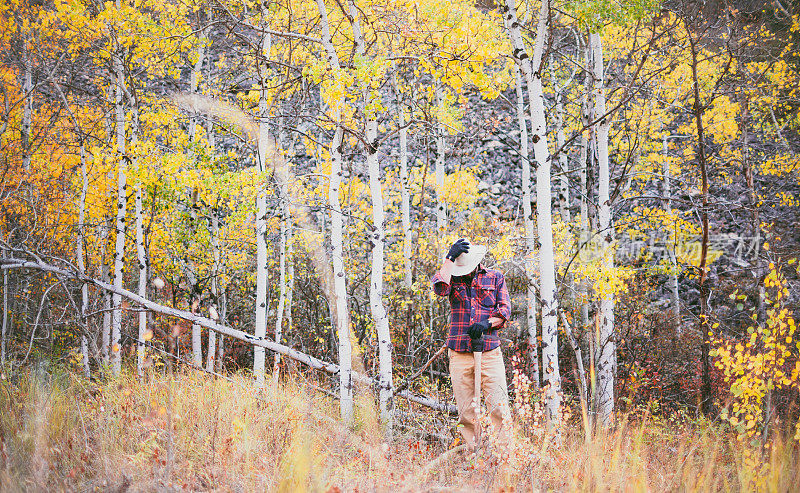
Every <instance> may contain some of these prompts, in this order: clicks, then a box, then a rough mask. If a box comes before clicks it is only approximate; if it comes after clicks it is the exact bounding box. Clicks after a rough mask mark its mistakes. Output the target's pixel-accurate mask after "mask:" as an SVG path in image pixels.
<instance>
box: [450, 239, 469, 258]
mask: <svg viewBox="0 0 800 493" xmlns="http://www.w3.org/2000/svg"><path fill="white" fill-rule="evenodd" d="M468 251H469V243H467V240H465V239H464V238H461V239H460V240H458V241H456V242H455V243H453V245H452V246H451V247H450V251H449V252H447V256H445V258H446V259H449V260H452V261H454V262H455V260H456V259H457V258H458V256H459V255H461V254H462V253H467V252H468Z"/></svg>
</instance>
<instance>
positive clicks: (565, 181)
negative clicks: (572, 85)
mask: <svg viewBox="0 0 800 493" xmlns="http://www.w3.org/2000/svg"><path fill="white" fill-rule="evenodd" d="M554 86H555V103H556V104H555V107H556V114H555V127H556V148H557V149H559V153H558V168H559V169H558V171H559V173H560V176H559V179H558V208H559V212H560V213H561V220H562V221H564V222H565V223H569V222H570V221H572V217H571V215H570V212H569V175H568V172H569V169H568V167H569V164H568V159H567V151H566V149H564V143H565V142H566V140H567V139H566V137H565V135H564V95H563V91H564V89H566V87H558V85H557V84H554Z"/></svg>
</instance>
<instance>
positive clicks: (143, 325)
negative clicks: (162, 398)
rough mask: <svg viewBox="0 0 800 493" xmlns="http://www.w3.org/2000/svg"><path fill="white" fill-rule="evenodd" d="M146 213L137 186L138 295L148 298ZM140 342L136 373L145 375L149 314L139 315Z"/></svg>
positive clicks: (140, 186)
mask: <svg viewBox="0 0 800 493" xmlns="http://www.w3.org/2000/svg"><path fill="white" fill-rule="evenodd" d="M143 215H144V211H143V209H142V185H141V184H139V185H137V186H136V258H137V260H138V264H139V290H138V292H137V294H138V295H139V296H141V297H142V298H147V258H146V256H145V249H144V217H143ZM138 316H139V340H138V343H137V347H136V371H137V373H138V375H139V376H140V377H141V376H143V375H144V356H145V340H144V338H145V333H146V332H147V313H146V312H145V311H140V312H139V314H138Z"/></svg>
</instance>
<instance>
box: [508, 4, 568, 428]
mask: <svg viewBox="0 0 800 493" xmlns="http://www.w3.org/2000/svg"><path fill="white" fill-rule="evenodd" d="M502 11H503V12H502V15H503V22H504V25H505V28H506V31H507V33H508V36H509V39H510V41H511V44H512V48H513V52H512V55H513V57H514V60H515V61H516V63H517V64H518V65H519V66H520V68H521V69H522V72H523V74H524V76H525V82H526V85H527V87H528V100H529V101H528V107H529V111H530V116H531V132H532V136H531V140H532V141H533V153H534V158H535V159H536V165H537V166H536V197H537V200H536V209H537V222H536V223H537V232H538V234H539V243H540V247H539V275H540V283H541V284H540V298H541V307H542V373H543V379H544V381H545V382H546V383H547V386H548V387H547V394H546V406H547V414H548V418H549V420H550V422H551V423H552V424H553V425H557V424H558V422H559V420H560V413H561V372H560V370H559V365H558V315H557V314H558V300H557V298H556V278H555V259H554V252H553V222H552V211H551V208H552V206H551V202H552V196H553V195H552V183H551V179H550V148H549V147H548V144H547V122H546V119H545V113H544V95H543V92H542V77H541V64H542V55H543V53H544V47H545V42H546V40H547V34H548V29H549V19H550V4H549V0H545V1H543V2H542V5H541V8H540V10H539V20H538V23H537V28H536V44H535V45H534V51H533V59H531V58H529V56H528V53H527V49H526V48H525V42H524V40H523V38H522V33H521V31H520V25H519V20H518V17H517V8H516V2H515V0H506V2H505V5H504V6H503V8H502Z"/></svg>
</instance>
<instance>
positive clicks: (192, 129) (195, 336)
mask: <svg viewBox="0 0 800 493" xmlns="http://www.w3.org/2000/svg"><path fill="white" fill-rule="evenodd" d="M206 30H207V29H206V28H203V29H201V30H200V43H199V44H198V46H197V60H195V62H194V65H193V66H192V71H191V73H190V75H189V91H190V92H191V93H193V94H194V93H197V90H198V87H199V85H200V77H201V74H202V73H203V62H204V59H205V52H206V47H205V34H206ZM188 133H189V152H188V155H189V156H194V155H195V154H196V150H195V147H194V146H195V145H196V143H197V116H196V115H194V114H193V115H191V116H190V117H189V129H188ZM191 194H192V195H191V197H190V201H191V206H192V210H191V221H192V226H191V235H190V240H189V241H190V242H193V241H195V239H196V237H197V231H196V227H197V196H196V195H197V188H196V187H192V191H191ZM186 267H187V269H190V270H192V272H194V269H195V265H194V262H192V261H189V262H188V263H187V266H186ZM191 277H192V276H190V278H191ZM198 291H199V290H198V287H197V285H196V282H192V301H191V303H192V307H195V306H197V305H199V301H200V300H199V299H198V298H199V292H198ZM193 309H194V308H193ZM192 364H193V365H194V366H196V367H198V368H202V366H203V329H202V327H200V326H199V325H197V324H193V325H192Z"/></svg>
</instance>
